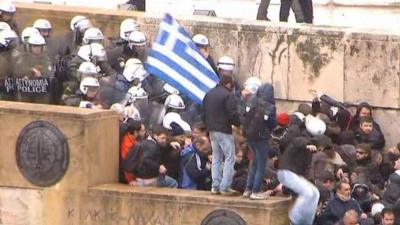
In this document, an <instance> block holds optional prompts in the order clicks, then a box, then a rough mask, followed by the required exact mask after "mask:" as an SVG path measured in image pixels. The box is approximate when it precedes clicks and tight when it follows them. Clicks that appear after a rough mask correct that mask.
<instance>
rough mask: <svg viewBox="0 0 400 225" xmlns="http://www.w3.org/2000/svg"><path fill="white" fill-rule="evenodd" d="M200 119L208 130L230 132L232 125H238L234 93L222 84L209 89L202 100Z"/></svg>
mask: <svg viewBox="0 0 400 225" xmlns="http://www.w3.org/2000/svg"><path fill="white" fill-rule="evenodd" d="M202 120H203V122H204V124H205V125H206V127H207V129H208V130H209V131H217V132H222V133H226V134H232V125H235V126H239V125H240V119H239V113H238V111H237V100H236V98H235V96H234V94H233V93H232V92H231V91H229V90H228V89H227V88H225V87H224V86H222V85H217V86H216V87H214V88H213V89H211V90H210V91H209V92H208V93H207V94H206V96H205V97H204V100H203V114H202Z"/></svg>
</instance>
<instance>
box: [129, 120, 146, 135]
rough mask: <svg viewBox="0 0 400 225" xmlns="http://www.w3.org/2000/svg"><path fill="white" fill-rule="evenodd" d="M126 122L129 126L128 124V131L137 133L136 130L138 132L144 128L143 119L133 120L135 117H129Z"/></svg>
mask: <svg viewBox="0 0 400 225" xmlns="http://www.w3.org/2000/svg"><path fill="white" fill-rule="evenodd" d="M126 124H127V126H128V129H127V131H128V132H129V133H130V134H133V133H135V131H136V132H138V131H140V129H142V122H141V121H138V120H133V119H131V118H129V119H128V120H127V121H126Z"/></svg>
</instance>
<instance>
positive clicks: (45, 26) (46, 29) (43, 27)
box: [33, 19, 52, 39]
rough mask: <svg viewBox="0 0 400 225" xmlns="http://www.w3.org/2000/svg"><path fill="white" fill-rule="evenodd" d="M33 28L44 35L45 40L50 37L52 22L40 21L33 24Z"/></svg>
mask: <svg viewBox="0 0 400 225" xmlns="http://www.w3.org/2000/svg"><path fill="white" fill-rule="evenodd" d="M33 27H34V28H36V29H38V31H39V32H40V35H42V36H43V37H44V38H45V39H47V38H49V37H50V33H51V30H52V27H51V23H50V21H48V20H46V19H38V20H36V21H35V22H34V23H33Z"/></svg>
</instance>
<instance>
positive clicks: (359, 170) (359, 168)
mask: <svg viewBox="0 0 400 225" xmlns="http://www.w3.org/2000/svg"><path fill="white" fill-rule="evenodd" d="M351 172H352V173H356V174H357V175H360V174H363V173H366V172H367V168H365V167H364V166H356V167H354V168H352V169H351Z"/></svg>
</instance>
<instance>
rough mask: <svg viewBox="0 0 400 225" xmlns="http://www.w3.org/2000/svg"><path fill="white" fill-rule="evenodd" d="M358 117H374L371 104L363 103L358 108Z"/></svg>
mask: <svg viewBox="0 0 400 225" xmlns="http://www.w3.org/2000/svg"><path fill="white" fill-rule="evenodd" d="M357 116H358V117H360V118H361V117H365V116H371V117H372V107H371V105H370V104H368V103H366V102H362V103H360V104H359V105H358V106H357Z"/></svg>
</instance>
